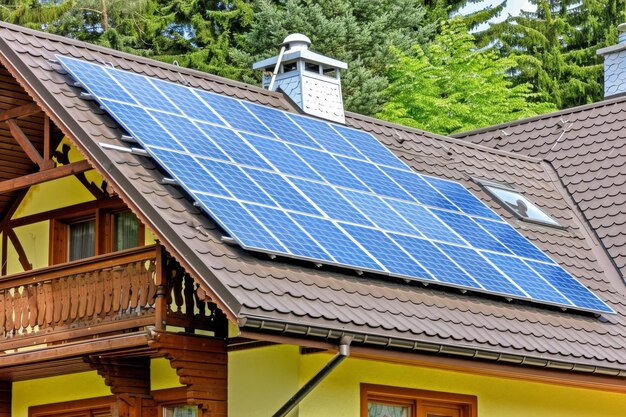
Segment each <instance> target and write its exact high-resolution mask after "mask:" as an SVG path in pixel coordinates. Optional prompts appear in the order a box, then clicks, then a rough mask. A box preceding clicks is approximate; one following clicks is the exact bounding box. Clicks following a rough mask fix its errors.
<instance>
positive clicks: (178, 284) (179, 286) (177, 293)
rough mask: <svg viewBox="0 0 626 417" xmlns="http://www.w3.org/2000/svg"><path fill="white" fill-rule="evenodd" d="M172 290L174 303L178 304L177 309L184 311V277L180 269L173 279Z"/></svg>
mask: <svg viewBox="0 0 626 417" xmlns="http://www.w3.org/2000/svg"><path fill="white" fill-rule="evenodd" d="M172 281H173V282H172V290H173V295H174V304H175V305H176V307H177V308H176V311H177V312H182V308H183V304H184V303H185V300H184V299H183V277H182V276H181V274H180V272H179V271H176V275H175V276H174V278H173V280H172Z"/></svg>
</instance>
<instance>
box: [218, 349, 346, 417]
mask: <svg viewBox="0 0 626 417" xmlns="http://www.w3.org/2000/svg"><path fill="white" fill-rule="evenodd" d="M298 356H299V348H298V347H297V346H287V345H281V346H272V347H262V348H256V349H248V350H241V351H235V352H231V353H229V355H228V415H229V416H230V417H269V416H272V415H273V414H274V412H275V411H278V409H279V408H280V407H281V406H282V405H283V404H284V403H285V401H287V400H288V399H289V398H290V397H291V395H293V393H295V392H296V390H297V389H298V378H299V375H298V370H299V365H300V364H299V359H298ZM331 415H332V414H326V415H320V416H319V417H325V416H331ZM336 416H340V414H336ZM290 417H292V416H290Z"/></svg>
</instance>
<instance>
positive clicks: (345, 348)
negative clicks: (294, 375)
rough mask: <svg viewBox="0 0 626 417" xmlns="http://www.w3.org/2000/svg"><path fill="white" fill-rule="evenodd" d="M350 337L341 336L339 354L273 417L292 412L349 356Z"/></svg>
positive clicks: (283, 415) (281, 416)
mask: <svg viewBox="0 0 626 417" xmlns="http://www.w3.org/2000/svg"><path fill="white" fill-rule="evenodd" d="M350 343H352V337H351V336H343V337H342V338H341V339H340V340H339V352H337V354H336V355H335V356H333V357H332V358H331V360H330V361H328V363H327V364H326V365H324V367H322V369H320V370H319V371H317V373H316V374H315V375H313V377H311V379H310V380H309V381H308V382H307V383H306V384H304V385H303V386H302V388H300V389H299V390H298V391H297V392H296V393H295V394H294V395H293V396H292V397H291V398H289V399H288V400H287V402H286V403H285V404H284V405H283V406H282V407H280V409H279V410H278V411H277V412H275V413H274V415H273V417H285V416H286V415H287V414H289V412H290V411H291V410H293V409H294V408H295V407H296V406H297V405H298V404H299V403H300V401H302V400H303V399H304V397H306V396H307V395H308V394H309V393H310V392H311V391H313V389H314V388H315V387H316V386H317V385H318V384H319V383H320V382H322V380H323V379H324V378H326V377H327V376H328V374H330V373H331V372H332V371H333V369H335V368H336V367H337V366H338V365H339V364H340V363H341V362H343V360H344V359H346V358H347V357H348V356H350Z"/></svg>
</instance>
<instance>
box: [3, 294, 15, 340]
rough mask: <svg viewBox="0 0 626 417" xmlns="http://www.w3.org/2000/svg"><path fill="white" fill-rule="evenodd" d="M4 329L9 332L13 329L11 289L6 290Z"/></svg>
mask: <svg viewBox="0 0 626 417" xmlns="http://www.w3.org/2000/svg"><path fill="white" fill-rule="evenodd" d="M4 314H5V320H4V330H5V331H6V332H7V333H9V332H12V331H13V296H12V295H11V291H10V290H6V291H5V292H4Z"/></svg>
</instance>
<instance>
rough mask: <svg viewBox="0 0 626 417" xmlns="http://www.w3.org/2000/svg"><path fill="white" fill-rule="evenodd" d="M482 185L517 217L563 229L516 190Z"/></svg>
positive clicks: (488, 184) (487, 182)
mask: <svg viewBox="0 0 626 417" xmlns="http://www.w3.org/2000/svg"><path fill="white" fill-rule="evenodd" d="M480 184H481V185H482V186H483V187H485V189H486V190H487V191H488V192H489V193H490V194H491V195H492V196H493V197H494V198H495V199H496V201H498V202H499V203H500V204H501V205H502V207H504V208H506V209H507V210H509V211H510V212H511V213H513V214H514V215H515V216H516V217H518V218H520V219H522V220H527V221H531V222H536V223H542V224H547V225H550V226H557V227H561V225H560V224H559V223H558V222H557V221H556V220H554V219H553V218H552V217H550V216H548V215H547V214H546V213H544V212H543V211H542V210H541V209H540V208H539V207H537V206H536V205H535V204H534V203H533V202H532V201H530V200H529V199H528V198H526V197H525V196H524V195H523V194H522V193H521V192H519V191H517V190H516V189H514V188H512V187H510V186H508V185H505V184H500V183H494V182H489V181H480Z"/></svg>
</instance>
